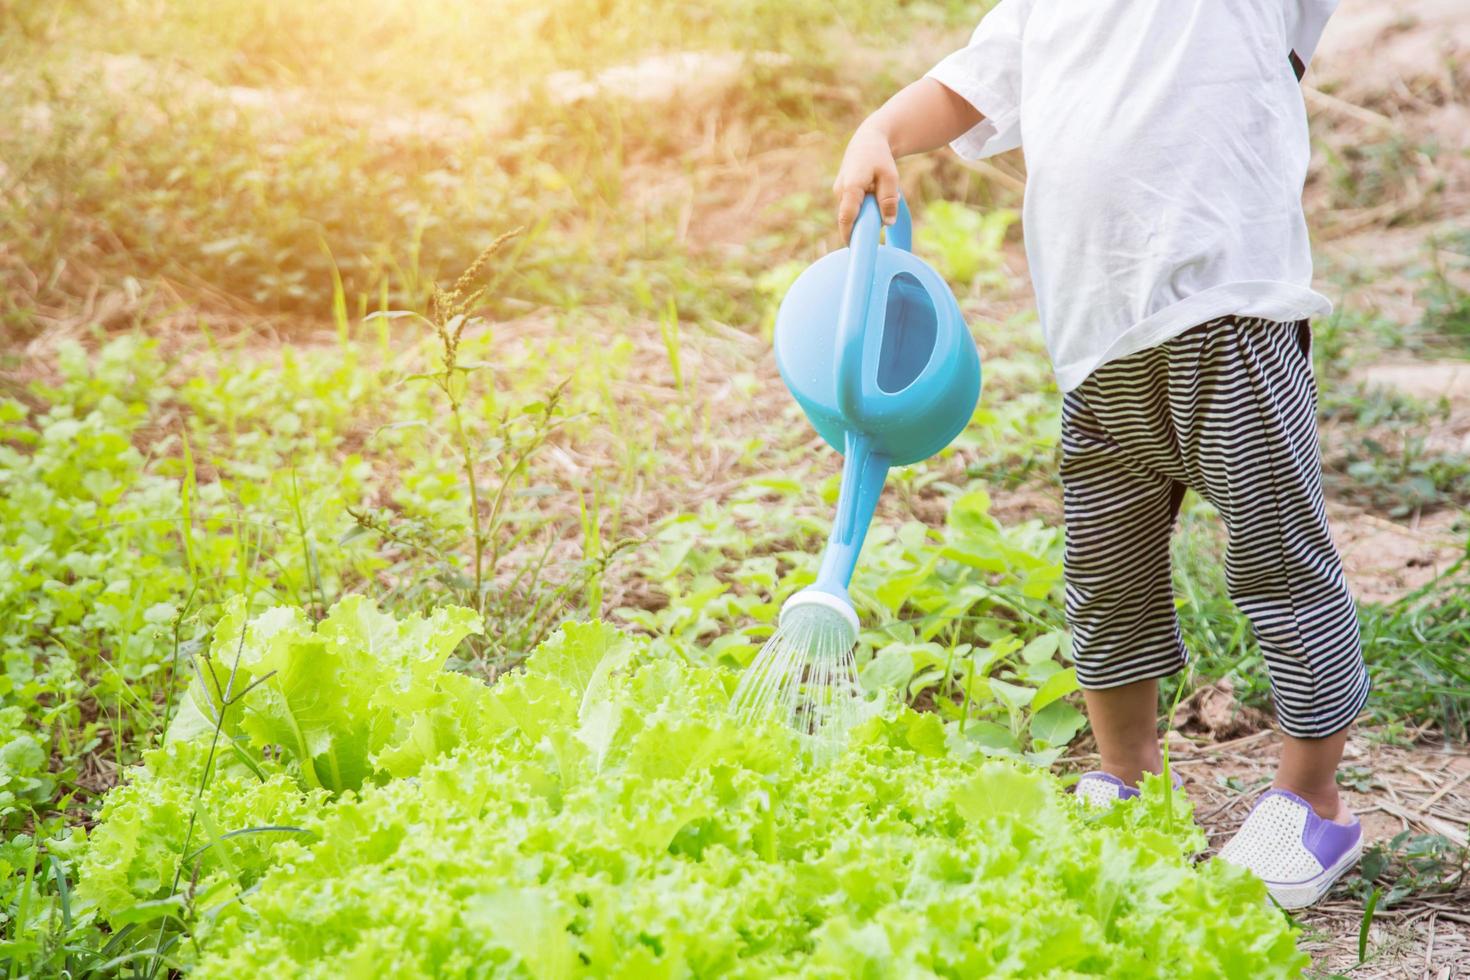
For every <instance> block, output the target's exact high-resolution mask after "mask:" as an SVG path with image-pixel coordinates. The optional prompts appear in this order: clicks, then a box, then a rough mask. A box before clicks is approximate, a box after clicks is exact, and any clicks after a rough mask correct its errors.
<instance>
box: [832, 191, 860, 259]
mask: <svg viewBox="0 0 1470 980" xmlns="http://www.w3.org/2000/svg"><path fill="white" fill-rule="evenodd" d="M864 193H866V188H863V187H858V186H857V185H856V184H845V185H843V186H842V187H840V188H838V191H837V195H838V196H837V231H838V233H839V234H840V235H841V236H842V242H843V244H846V243H847V239H848V237H849V236H851V235H852V226H853V224H854V222H856V221H857V215H858V208H859V207H861V206H862V203H863V194H864Z"/></svg>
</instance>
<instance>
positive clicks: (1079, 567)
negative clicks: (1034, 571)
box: [1062, 317, 1368, 738]
mask: <svg viewBox="0 0 1470 980" xmlns="http://www.w3.org/2000/svg"><path fill="white" fill-rule="evenodd" d="M1310 344H1311V334H1310V332H1309V329H1308V326H1307V322H1306V321H1305V320H1303V321H1301V322H1299V323H1278V322H1274V321H1269V320H1261V319H1255V318H1251V319H1247V318H1241V317H1223V318H1221V319H1218V320H1212V321H1211V322H1209V323H1206V324H1203V325H1201V326H1198V327H1195V328H1193V329H1191V330H1189V331H1186V332H1185V333H1183V334H1180V335H1179V336H1177V337H1175V338H1173V339H1172V340H1170V341H1168V342H1166V343H1164V344H1161V345H1159V346H1157V347H1151V348H1148V349H1146V350H1142V351H1139V352H1137V353H1135V354H1131V355H1129V356H1127V357H1123V358H1120V359H1118V360H1116V361H1111V362H1109V363H1106V364H1104V365H1103V366H1102V367H1100V368H1098V369H1097V370H1096V371H1094V372H1093V373H1092V375H1090V376H1089V377H1088V378H1087V380H1086V381H1084V382H1083V383H1082V384H1081V386H1079V387H1078V388H1077V389H1075V390H1074V391H1071V392H1068V393H1067V395H1066V399H1065V403H1064V405H1063V416H1062V483H1063V486H1064V490H1065V493H1064V497H1065V506H1066V518H1067V551H1066V582H1067V620H1068V622H1069V623H1070V625H1071V627H1072V634H1073V654H1074V656H1075V658H1076V661H1077V678H1078V680H1079V681H1080V682H1081V684H1082V686H1083V687H1085V688H1091V689H1098V688H1109V687H1117V686H1119V685H1122V684H1128V683H1130V682H1133V681H1139V680H1145V679H1148V678H1158V677H1163V676H1166V675H1168V674H1171V673H1173V672H1174V671H1176V670H1178V669H1179V668H1180V667H1181V666H1183V665H1184V664H1185V662H1186V661H1187V659H1188V656H1187V654H1186V652H1185V649H1184V643H1183V641H1182V640H1181V638H1180V635H1179V621H1178V619H1177V617H1176V616H1175V611H1174V610H1175V606H1174V590H1173V584H1172V580H1171V577H1170V561H1169V538H1170V535H1171V534H1172V532H1173V528H1174V523H1175V519H1176V518H1177V517H1178V514H1179V504H1180V502H1181V500H1182V499H1183V496H1184V491H1185V488H1186V487H1189V488H1193V489H1194V490H1195V491H1196V492H1197V493H1199V494H1200V495H1201V496H1202V497H1204V498H1205V499H1206V500H1208V501H1209V502H1210V503H1211V504H1212V505H1213V506H1214V507H1215V509H1216V510H1217V511H1219V512H1220V516H1221V517H1222V518H1223V519H1224V522H1225V527H1226V530H1227V531H1228V534H1229V544H1228V546H1227V548H1226V552H1225V575H1226V582H1227V584H1228V587H1229V591H1230V598H1231V599H1232V600H1233V601H1234V602H1235V604H1236V606H1237V607H1239V609H1240V610H1241V611H1242V612H1243V613H1245V615H1246V616H1248V617H1249V618H1250V621H1251V625H1252V627H1253V628H1254V630H1255V634H1256V639H1257V640H1258V641H1259V642H1260V645H1261V651H1262V653H1263V654H1264V655H1265V658H1266V663H1267V666H1268V667H1269V669H1270V672H1271V691H1272V698H1273V701H1274V703H1275V707H1276V714H1277V718H1278V720H1279V722H1280V724H1281V728H1282V729H1283V730H1284V731H1285V732H1286V733H1287V734H1289V735H1294V736H1297V737H1299V738H1319V737H1322V736H1325V735H1331V734H1333V733H1335V732H1338V731H1340V730H1341V729H1343V728H1345V727H1346V726H1347V725H1348V724H1349V723H1351V722H1352V720H1353V718H1354V717H1356V716H1357V714H1358V712H1359V711H1360V710H1361V709H1362V707H1363V704H1364V702H1365V700H1366V699H1367V696H1368V673H1367V669H1366V668H1365V666H1364V664H1363V655H1362V647H1361V642H1360V640H1359V636H1358V621H1357V610H1356V608H1355V607H1354V605H1353V598H1352V595H1351V594H1350V593H1349V592H1348V587H1347V583H1346V581H1345V580H1344V578H1343V572H1342V562H1341V561H1340V560H1339V558H1338V555H1337V549H1336V548H1335V547H1334V545H1333V543H1332V538H1331V536H1330V535H1329V533H1328V529H1327V513H1326V510H1325V509H1324V506H1323V502H1322V463H1321V456H1320V454H1319V451H1318V448H1317V426H1316V398H1317V396H1316V386H1315V383H1314V380H1313V377H1312V364H1311V356H1310Z"/></svg>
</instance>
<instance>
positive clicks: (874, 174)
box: [832, 126, 898, 243]
mask: <svg viewBox="0 0 1470 980" xmlns="http://www.w3.org/2000/svg"><path fill="white" fill-rule="evenodd" d="M832 190H834V191H835V192H836V193H837V227H838V229H839V230H840V231H841V233H842V241H843V242H844V243H845V242H846V241H847V239H848V237H849V236H850V235H851V234H852V226H853V222H855V221H857V215H858V208H859V207H861V206H862V203H863V196H864V195H865V194H874V195H876V196H877V198H878V211H879V213H880V214H882V215H883V223H884V224H885V225H891V224H893V222H894V220H895V219H897V217H898V164H897V163H896V162H895V161H894V159H893V149H892V148H891V147H890V146H889V145H888V139H887V137H885V136H883V134H882V133H879V132H877V131H876V130H875V129H871V128H869V127H867V126H859V127H858V131H857V132H856V133H854V134H853V135H852V140H851V142H849V143H848V144H847V152H846V153H844V154H843V155H842V166H841V167H840V168H838V170H837V180H836V181H834V182H833V184H832Z"/></svg>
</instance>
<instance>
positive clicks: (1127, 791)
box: [1077, 770, 1138, 800]
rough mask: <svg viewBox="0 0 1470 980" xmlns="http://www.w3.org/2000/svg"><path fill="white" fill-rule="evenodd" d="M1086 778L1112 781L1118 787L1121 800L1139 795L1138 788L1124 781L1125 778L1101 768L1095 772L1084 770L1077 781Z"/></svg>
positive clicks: (1106, 781)
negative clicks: (1122, 778)
mask: <svg viewBox="0 0 1470 980" xmlns="http://www.w3.org/2000/svg"><path fill="white" fill-rule="evenodd" d="M1084 779H1101V780H1102V781H1103V782H1105V783H1111V784H1112V785H1113V786H1115V787H1117V790H1118V799H1120V800H1131V799H1133V798H1134V797H1135V796H1137V795H1138V790H1136V789H1134V788H1133V787H1132V786H1129V785H1128V784H1127V783H1125V782H1123V780H1121V779H1119V778H1118V777H1117V776H1114V775H1113V774H1112V773H1110V772H1103V771H1101V770H1097V771H1095V772H1084V773H1083V774H1082V775H1081V776H1080V777H1078V779H1077V782H1079V783H1080V782H1082V780H1084Z"/></svg>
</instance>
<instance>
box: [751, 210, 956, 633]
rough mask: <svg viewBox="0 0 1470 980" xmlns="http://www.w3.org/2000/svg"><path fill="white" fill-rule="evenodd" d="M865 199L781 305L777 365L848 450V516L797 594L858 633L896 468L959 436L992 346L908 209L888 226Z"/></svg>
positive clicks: (820, 425)
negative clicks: (878, 510)
mask: <svg viewBox="0 0 1470 980" xmlns="http://www.w3.org/2000/svg"><path fill="white" fill-rule="evenodd" d="M882 230H883V228H882V219H881V218H880V216H879V214H878V203H877V201H876V200H874V198H873V197H872V196H871V195H869V196H868V197H866V198H864V200H863V203H862V207H861V208H860V209H859V211H858V218H857V223H856V224H855V225H854V226H853V230H852V237H851V239H850V240H849V243H848V247H847V248H844V249H839V250H837V251H836V252H832V253H831V254H829V255H826V256H823V257H822V258H821V259H818V260H817V261H816V262H814V263H812V265H810V266H808V267H807V269H806V270H805V271H803V272H802V274H801V275H800V276H798V277H797V279H796V281H795V282H794V283H792V285H791V289H790V290H789V291H788V292H787V293H786V296H785V298H784V299H783V300H782V301H781V308H780V310H779V311H778V312H777V314H776V364H777V366H778V367H779V368H780V370H781V378H782V380H784V381H785V382H786V387H788V388H790V389H791V394H792V395H794V396H795V397H796V400H797V402H798V403H799V404H800V405H801V407H802V410H803V411H804V412H805V413H806V416H807V418H808V419H809V420H810V421H811V423H812V425H813V426H814V427H815V428H816V430H817V432H818V433H820V434H821V436H822V438H823V439H824V440H826V442H827V444H828V445H829V446H831V447H832V448H833V449H835V450H837V451H838V452H839V453H841V454H842V456H843V464H842V488H841V491H840V492H839V495H838V499H837V517H836V520H835V521H834V522H833V525H832V533H831V536H830V537H829V538H828V539H827V550H826V552H825V554H824V555H823V556H822V567H821V571H820V572H819V573H818V574H817V581H816V583H815V584H813V585H811V586H810V587H808V588H806V589H803V590H802V591H800V592H798V593H797V594H796V595H794V596H792V597H791V598H790V599H788V600H787V602H786V605H785V606H784V607H782V610H781V618H782V619H783V620H784V619H785V618H786V616H787V613H788V612H789V611H790V610H791V609H792V608H794V607H797V606H812V605H820V606H825V607H827V608H828V609H830V610H832V611H833V612H835V613H837V614H838V615H839V616H840V617H841V619H842V620H843V621H845V623H846V624H847V627H848V628H849V630H850V635H851V639H852V640H853V641H855V640H856V639H857V633H858V618H857V613H856V612H854V611H853V608H852V601H851V600H850V599H849V598H848V595H847V586H848V583H849V582H850V581H852V572H853V568H854V566H855V565H856V564H857V558H858V553H859V552H860V551H861V550H862V547H863V538H864V537H865V536H866V535H867V532H868V525H869V523H870V522H871V521H872V519H873V509H874V508H875V507H876V506H877V504H878V496H879V494H880V493H882V491H883V481H884V480H885V479H886V478H887V476H888V469H889V467H891V466H907V465H908V464H910V463H917V462H918V461H919V460H922V459H928V458H929V457H930V456H932V455H934V454H935V453H937V452H939V451H940V450H941V449H943V448H944V447H945V446H947V445H949V444H950V442H951V441H952V440H953V439H954V438H955V436H957V435H959V434H960V432H961V431H962V430H963V429H964V428H965V426H966V425H967V424H968V423H969V421H970V416H971V415H973V414H974V411H975V403H976V402H977V401H978V400H979V397H980V355H979V352H978V351H976V349H975V341H974V340H973V339H972V338H971V337H970V332H969V330H968V329H967V328H966V326H965V321H964V318H963V316H961V314H960V308H959V304H958V303H956V302H955V298H954V294H953V293H951V292H950V290H949V286H947V285H946V284H945V282H944V280H943V279H942V278H941V277H940V275H939V274H938V273H937V272H935V271H934V270H933V269H932V268H930V267H929V266H928V265H927V264H925V263H924V262H923V261H922V260H921V259H919V258H918V257H917V256H915V255H914V254H913V252H912V251H910V248H911V243H912V235H913V223H912V220H911V219H910V217H909V211H908V206H907V205H906V204H905V203H904V202H903V201H902V200H900V201H899V205H898V218H897V221H896V222H895V223H894V224H893V226H892V227H890V228H889V229H888V239H887V244H880V243H879V240H878V239H879V235H880V232H881V231H882Z"/></svg>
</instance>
